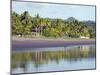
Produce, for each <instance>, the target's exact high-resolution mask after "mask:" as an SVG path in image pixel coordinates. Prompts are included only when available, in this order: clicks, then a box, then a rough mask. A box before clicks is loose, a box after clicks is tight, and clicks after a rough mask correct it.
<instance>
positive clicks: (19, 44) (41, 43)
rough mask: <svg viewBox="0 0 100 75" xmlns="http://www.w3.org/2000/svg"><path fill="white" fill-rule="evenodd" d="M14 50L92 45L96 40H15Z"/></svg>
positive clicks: (13, 43)
mask: <svg viewBox="0 0 100 75" xmlns="http://www.w3.org/2000/svg"><path fill="white" fill-rule="evenodd" d="M11 44H12V47H11V48H12V50H18V49H25V48H44V47H66V46H74V45H92V44H95V39H83V40H82V39H79V40H78V39H77V40H75V39H74V40H73V39H72V40H71V39H70V40H68V39H32V38H16V39H15V38H13V39H12V43H11Z"/></svg>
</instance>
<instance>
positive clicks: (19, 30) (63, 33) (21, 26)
mask: <svg viewBox="0 0 100 75" xmlns="http://www.w3.org/2000/svg"><path fill="white" fill-rule="evenodd" d="M11 18H12V19H11V22H12V26H11V27H12V34H13V35H20V36H23V35H32V33H36V34H39V36H44V37H70V38H79V37H80V36H85V37H90V38H93V37H95V32H94V31H93V29H92V28H90V27H88V26H87V25H85V24H84V23H83V22H81V21H78V20H76V19H74V20H71V21H68V20H64V19H59V18H56V19H52V18H43V17H40V16H39V14H36V15H35V16H34V17H32V16H30V14H29V13H28V11H24V12H23V13H22V14H18V13H16V12H14V11H13V12H12V15H11Z"/></svg>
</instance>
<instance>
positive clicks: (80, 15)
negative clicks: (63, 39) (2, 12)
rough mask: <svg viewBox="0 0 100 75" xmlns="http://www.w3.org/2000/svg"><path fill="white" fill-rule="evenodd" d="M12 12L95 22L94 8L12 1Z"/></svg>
mask: <svg viewBox="0 0 100 75" xmlns="http://www.w3.org/2000/svg"><path fill="white" fill-rule="evenodd" d="M59 9H60V10H59ZM12 11H14V12H16V13H18V14H21V13H23V12H24V11H28V12H29V14H30V15H31V16H33V17H34V16H35V15H36V14H39V15H40V17H43V18H59V19H68V18H69V17H74V18H75V19H77V20H79V21H95V6H81V5H69V4H66V5H63V4H49V3H35V2H24V1H23V2H20V1H12Z"/></svg>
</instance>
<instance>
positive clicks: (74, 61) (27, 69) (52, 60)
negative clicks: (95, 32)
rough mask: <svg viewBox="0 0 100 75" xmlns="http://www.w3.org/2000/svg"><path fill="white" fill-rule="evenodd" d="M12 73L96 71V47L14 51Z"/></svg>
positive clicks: (84, 46)
mask: <svg viewBox="0 0 100 75" xmlns="http://www.w3.org/2000/svg"><path fill="white" fill-rule="evenodd" d="M11 59H12V60H11V73H13V74H16V73H32V72H33V73H34V72H48V71H64V70H80V69H81V70H83V69H95V45H80V46H79V45H78V46H70V47H48V48H30V49H25V50H20V49H19V50H18V51H15V50H14V51H13V52H12V56H11Z"/></svg>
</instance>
